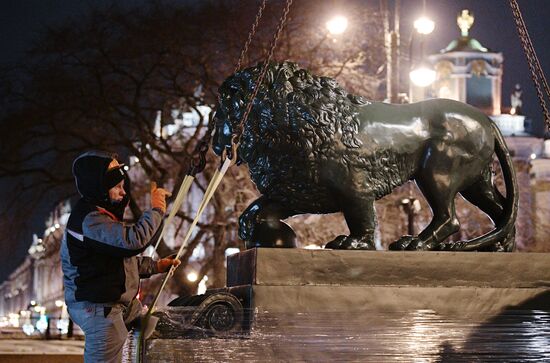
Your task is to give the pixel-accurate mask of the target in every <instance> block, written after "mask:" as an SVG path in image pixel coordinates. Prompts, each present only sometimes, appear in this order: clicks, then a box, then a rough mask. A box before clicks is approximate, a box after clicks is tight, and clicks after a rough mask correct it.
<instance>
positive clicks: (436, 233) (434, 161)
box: [390, 141, 479, 250]
mask: <svg viewBox="0 0 550 363" xmlns="http://www.w3.org/2000/svg"><path fill="white" fill-rule="evenodd" d="M463 155H465V156H466V157H463ZM472 160H475V158H471V157H468V155H467V153H465V152H464V150H462V149H461V148H459V147H457V146H453V145H448V144H446V143H445V142H444V141H440V142H434V143H433V144H432V145H430V146H429V147H428V148H427V149H426V151H425V160H424V162H423V163H422V164H423V167H422V168H421V169H420V170H419V171H417V173H416V175H415V181H416V184H417V185H418V187H419V188H420V190H421V191H422V193H423V194H424V197H425V198H426V200H427V202H428V204H429V205H430V207H431V209H432V212H433V218H432V221H431V222H430V224H429V225H428V226H427V227H426V228H425V229H424V230H423V231H422V232H420V234H419V235H418V236H417V237H411V236H405V237H403V238H401V239H400V240H398V241H397V242H394V243H392V244H391V245H390V249H392V250H434V249H438V247H439V245H440V244H441V243H442V242H443V241H444V240H445V239H446V238H447V237H449V236H450V235H451V234H453V233H455V232H457V231H458V230H459V229H460V223H459V221H458V218H457V217H456V211H455V202H454V199H455V196H456V194H457V193H458V191H459V190H462V189H463V188H464V186H465V185H466V184H467V183H468V180H475V179H474V177H473V176H472V175H469V173H468V170H475V168H473V167H475V165H472ZM478 170H479V169H478Z"/></svg>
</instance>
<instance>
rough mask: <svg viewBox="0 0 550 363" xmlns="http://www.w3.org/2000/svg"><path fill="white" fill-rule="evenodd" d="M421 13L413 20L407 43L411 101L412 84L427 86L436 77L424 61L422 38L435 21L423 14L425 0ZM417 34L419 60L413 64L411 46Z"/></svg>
mask: <svg viewBox="0 0 550 363" xmlns="http://www.w3.org/2000/svg"><path fill="white" fill-rule="evenodd" d="M422 13H423V15H422V16H421V17H420V18H418V19H417V20H416V21H415V22H414V31H413V32H412V33H411V40H410V44H409V62H410V72H409V78H410V81H411V85H410V86H409V98H410V99H411V101H413V102H414V101H416V99H415V97H414V86H416V87H420V88H425V87H428V86H430V85H431V84H432V83H433V82H434V81H435V78H436V73H435V71H434V70H433V69H432V67H431V66H430V65H429V64H427V63H426V62H425V59H424V38H425V37H426V35H428V34H431V33H432V32H433V31H434V29H435V23H434V22H433V21H432V20H431V19H429V18H428V17H426V15H425V13H426V0H424V1H423V8H422ZM417 34H418V36H419V37H420V61H419V62H417V63H416V64H415V62H414V55H413V48H414V39H415V36H416V35H417Z"/></svg>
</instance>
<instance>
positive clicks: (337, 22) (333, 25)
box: [326, 15, 348, 35]
mask: <svg viewBox="0 0 550 363" xmlns="http://www.w3.org/2000/svg"><path fill="white" fill-rule="evenodd" d="M326 26H327V29H328V31H329V33H330V34H333V35H338V34H342V33H343V32H345V31H346V29H347V28H348V19H347V18H346V17H345V16H342V15H337V16H335V17H334V18H332V19H330V20H329V21H327V22H326Z"/></svg>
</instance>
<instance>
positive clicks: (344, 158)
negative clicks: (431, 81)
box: [213, 62, 518, 251]
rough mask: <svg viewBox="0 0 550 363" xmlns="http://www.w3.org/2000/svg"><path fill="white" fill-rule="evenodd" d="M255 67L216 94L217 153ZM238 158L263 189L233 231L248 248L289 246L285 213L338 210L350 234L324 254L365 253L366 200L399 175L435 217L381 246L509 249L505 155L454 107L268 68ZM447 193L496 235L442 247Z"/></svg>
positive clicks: (227, 142) (369, 240) (474, 115)
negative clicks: (366, 93)
mask: <svg viewBox="0 0 550 363" xmlns="http://www.w3.org/2000/svg"><path fill="white" fill-rule="evenodd" d="M259 70H260V65H258V66H256V67H252V68H248V69H245V70H243V71H240V72H237V73H236V74H234V75H232V76H230V77H229V78H228V79H226V80H225V82H224V83H223V84H222V86H221V87H220V100H219V104H218V105H217V109H216V113H215V116H214V121H215V126H216V127H215V134H214V140H213V147H214V151H215V152H216V153H218V154H220V153H221V152H223V150H224V149H229V148H230V146H231V138H232V136H233V134H234V131H235V130H236V129H237V126H238V124H239V122H240V120H241V117H242V115H243V113H244V110H245V107H246V102H247V100H248V99H249V97H250V94H251V93H252V90H253V88H254V84H255V80H256V79H257V76H258V73H259ZM493 154H496V156H497V158H498V161H499V163H500V165H501V169H502V173H503V177H504V182H505V186H506V197H504V196H503V195H502V194H501V193H500V192H499V191H498V189H497V188H496V187H495V186H494V185H493V182H492V170H491V166H492V162H493ZM237 155H238V158H239V160H238V161H239V162H246V163H247V164H248V166H249V169H250V174H251V177H252V180H253V181H254V183H255V184H256V186H257V188H258V190H259V191H260V192H261V194H262V196H261V197H260V198H259V199H257V200H256V201H254V202H253V203H252V204H251V205H250V206H249V207H248V208H247V209H246V210H245V211H244V213H243V214H242V215H241V217H240V220H239V224H240V229H239V236H240V237H241V238H242V239H243V240H245V242H246V245H247V247H248V248H250V247H255V246H264V245H268V244H269V243H271V242H269V243H268V242H266V241H265V239H269V238H273V235H275V239H276V240H277V239H283V240H284V239H285V238H286V239H292V235H293V231H292V230H290V227H288V225H286V224H284V223H282V220H283V219H285V218H288V217H290V216H293V215H297V214H304V213H316V214H319V213H334V212H343V214H344V217H345V220H346V222H347V224H348V227H349V231H350V234H349V235H348V236H339V237H337V238H336V239H335V240H333V241H331V242H329V243H328V244H327V245H326V246H325V247H326V248H334V249H374V248H375V246H374V230H375V226H376V216H375V209H374V202H375V200H377V199H379V198H381V197H383V196H385V195H387V194H389V193H391V192H392V190H393V189H394V188H395V187H397V186H399V185H402V184H404V183H405V182H407V181H409V180H413V181H415V182H416V184H417V185H418V187H419V188H420V190H421V191H422V193H423V194H424V196H425V198H426V200H427V202H428V203H429V205H430V207H431V209H432V212H433V219H432V221H431V223H430V224H429V225H428V226H427V227H426V228H425V229H424V230H423V231H422V232H421V233H420V234H418V236H404V237H402V238H401V239H399V240H398V241H395V242H394V243H392V244H391V245H390V249H396V250H478V251H481V250H484V251H511V250H512V249H513V248H514V233H515V229H514V222H515V218H516V215H517V204H518V191H517V182H516V178H515V172H514V169H513V165H512V160H511V157H510V155H509V152H508V150H507V147H506V145H505V142H504V139H503V137H502V135H501V133H500V132H499V130H498V128H497V127H496V126H495V124H494V123H493V122H492V121H491V120H490V119H489V118H488V117H487V116H486V115H484V114H483V113H482V112H481V111H479V110H478V109H476V108H474V107H471V106H469V105H466V104H464V103H461V102H457V101H452V100H445V99H434V100H427V101H423V102H419V103H414V104H406V105H393V104H385V103H378V102H369V101H366V100H364V99H363V98H361V97H358V96H354V95H351V94H348V93H347V92H346V91H345V90H344V89H342V88H341V87H340V86H339V85H338V83H337V82H336V81H335V80H334V79H331V78H327V77H318V76H315V75H312V74H311V73H309V72H308V71H307V70H305V69H301V68H300V67H299V66H298V65H296V64H294V63H290V62H284V63H271V64H269V66H268V69H267V74H266V78H265V81H264V82H263V84H262V85H261V87H260V90H259V92H258V96H257V97H256V99H255V100H254V104H253V108H252V112H251V113H250V116H249V118H248V121H247V122H246V124H245V125H244V130H243V134H242V138H241V145H240V147H239V150H238V152H237ZM457 193H460V194H462V196H463V197H464V198H466V199H467V200H468V201H470V202H471V203H473V204H474V205H476V206H477V207H479V208H480V209H481V210H482V211H483V212H485V213H486V214H487V215H489V217H490V218H491V219H492V220H493V222H494V224H495V228H494V230H492V231H491V232H489V233H487V234H485V235H483V236H480V237H477V238H475V239H473V240H469V241H461V242H447V243H446V242H445V239H446V238H447V237H449V236H450V235H451V234H453V233H455V232H457V231H458V230H459V228H460V224H459V221H458V219H457V216H456V213H455V205H454V200H455V196H456V195H457ZM266 229H267V230H268V231H269V233H267V234H266V232H265V231H266ZM268 234H269V235H270V236H269V237H268ZM276 244H277V243H275V245H276ZM283 245H284V243H283Z"/></svg>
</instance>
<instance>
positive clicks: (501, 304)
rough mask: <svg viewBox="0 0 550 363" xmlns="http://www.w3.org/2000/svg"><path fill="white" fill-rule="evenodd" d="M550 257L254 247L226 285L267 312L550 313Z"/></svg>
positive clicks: (236, 259)
mask: <svg viewBox="0 0 550 363" xmlns="http://www.w3.org/2000/svg"><path fill="white" fill-rule="evenodd" d="M549 267H550V254H542V253H464V252H383V251H333V250H301V249H284V250H282V249H253V250H249V251H246V252H242V253H239V254H235V255H232V256H230V257H229V258H228V264H227V268H228V271H227V286H228V287H236V286H250V287H251V288H252V298H251V301H250V307H251V308H253V309H257V311H260V312H261V311H268V312H286V313H288V312H319V311H327V312H343V311H345V312H350V311H357V312H360V311H384V312H389V311H406V310H415V309H431V310H433V311H435V312H437V313H438V314H468V313H476V314H478V313H487V314H494V313H498V312H500V311H502V310H504V309H514V308H517V309H520V310H521V309H522V308H529V309H540V310H550V297H549V296H548V295H550V268H549Z"/></svg>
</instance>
